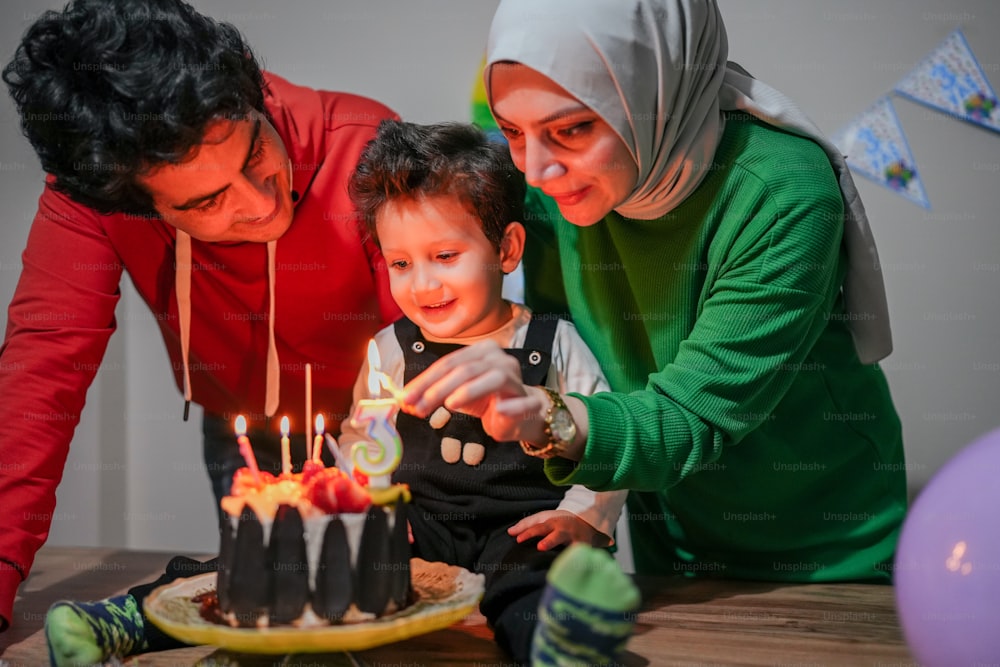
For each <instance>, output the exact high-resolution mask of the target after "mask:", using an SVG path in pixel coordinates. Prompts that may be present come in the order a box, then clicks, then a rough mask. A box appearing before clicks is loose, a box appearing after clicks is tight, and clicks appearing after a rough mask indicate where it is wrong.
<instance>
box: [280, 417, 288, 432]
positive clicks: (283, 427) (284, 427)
mask: <svg viewBox="0 0 1000 667" xmlns="http://www.w3.org/2000/svg"><path fill="white" fill-rule="evenodd" d="M281 435H282V436H287V435H288V417H282V418H281Z"/></svg>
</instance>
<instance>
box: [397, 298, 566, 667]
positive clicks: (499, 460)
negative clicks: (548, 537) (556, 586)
mask: <svg viewBox="0 0 1000 667" xmlns="http://www.w3.org/2000/svg"><path fill="white" fill-rule="evenodd" d="M557 325H558V320H557V319H556V318H545V319H542V318H538V317H537V316H536V317H533V318H532V320H531V322H530V323H529V325H528V331H527V334H526V337H525V341H524V347H523V348H521V349H508V350H506V351H507V353H508V354H510V355H512V356H514V357H516V358H517V359H518V360H519V361H520V362H521V374H522V377H523V379H524V383H525V384H526V385H542V384H545V379H546V377H547V375H548V372H549V366H550V363H551V360H552V343H553V340H554V338H555V331H556V326H557ZM395 331H396V338H397V340H398V341H399V345H400V347H401V348H402V350H403V359H404V361H405V369H404V376H403V379H404V382H409V381H410V380H411V379H413V378H414V377H416V376H417V375H419V374H420V372H421V371H423V370H424V369H426V368H427V367H428V366H430V365H431V364H432V363H433V362H434V361H436V360H437V359H439V358H441V357H442V356H444V355H445V354H447V353H449V352H452V351H454V350H457V349H459V348H460V347H461V346H460V345H453V344H444V343H435V342H431V341H428V340H426V339H425V338H424V337H423V335H422V334H421V333H420V329H419V328H417V326H416V325H415V324H413V322H411V321H410V320H409V319H407V318H405V317H404V318H402V319H400V320H398V321H397V322H396V324H395ZM396 429H397V430H398V431H399V434H400V437H401V439H402V441H403V457H402V462H401V463H400V466H399V468H398V469H397V470H396V472H395V473H393V477H392V479H393V482H402V483H405V484H409V486H410V489H411V491H412V492H413V501H412V503H411V505H410V508H409V512H408V515H409V518H410V524H411V527H412V529H413V539H414V543H413V555H414V556H418V557H420V558H424V559H425V560H430V561H443V562H446V563H450V564H452V565H459V566H461V567H464V568H466V569H467V570H470V571H472V572H479V573H482V574H484V575H486V592H485V595H484V597H483V601H482V603H481V604H480V610H481V611H482V613H483V615H484V616H486V618H487V620H488V621H489V622H490V625H491V626H492V627H493V629H494V633H495V636H496V639H497V641H498V642H499V643H500V645H501V646H502V647H504V648H505V649H506V650H508V651H509V652H512V653H514V654H515V655H516V654H518V653H521V652H522V651H524V648H523V646H524V645H525V643H527V645H529V646H530V642H531V634H532V632H533V629H534V624H535V621H536V618H537V607H538V600H539V599H540V597H541V593H542V589H543V588H544V587H545V574H546V572H547V571H548V568H549V565H550V564H551V562H552V560H553V559H554V558H555V556H556V555H557V554H558V553H559V551H560V550H559V549H556V550H551V551H544V552H541V551H538V550H537V548H536V544H537V540H530V541H528V542H525V543H522V544H518V543H517V541H516V540H515V539H514V538H513V537H511V536H510V535H508V534H507V528H508V527H510V526H511V525H513V524H514V523H517V522H518V521H520V520H521V519H522V518H524V517H525V516H528V515H530V514H534V513H536V512H540V511H543V510H552V509H556V507H558V505H559V502H560V501H561V500H562V498H563V495H564V494H565V488H564V487H557V486H554V485H553V484H552V483H551V482H549V481H548V479H547V478H546V477H545V472H544V470H543V465H542V464H543V462H542V461H541V460H540V459H536V458H532V457H529V456H526V455H525V454H524V452H522V451H521V447H520V446H519V445H518V444H517V443H516V442H496V441H495V440H493V439H492V438H490V437H489V436H488V435H486V433H485V431H483V427H482V422H481V421H480V420H479V419H475V418H472V417H469V416H468V415H463V414H460V413H452V415H451V417H450V418H449V420H448V422H447V423H446V424H445V425H444V426H443V427H441V428H439V429H437V430H435V429H434V428H432V427H431V425H430V421H429V420H428V419H420V418H418V417H414V416H412V415H409V414H405V413H402V412H401V413H399V416H398V417H397V420H396ZM443 438H455V439H456V440H457V441H458V442H459V443H460V444H461V446H462V447H463V448H467V447H469V446H470V443H474V444H481V445H483V447H484V448H485V452H484V453H483V456H482V460H481V462H479V463H478V465H469V463H467V462H466V461H465V460H462V458H461V457H459V458H458V461H457V462H455V463H448V462H447V461H445V459H444V458H443V455H442V445H441V441H442V439H443ZM453 444H454V443H453ZM466 453H467V452H466ZM466 458H469V457H468V456H467V457H466ZM475 458H478V457H474V458H473V459H472V460H475ZM452 460H454V457H452ZM514 647H518V648H517V649H515V648H514Z"/></svg>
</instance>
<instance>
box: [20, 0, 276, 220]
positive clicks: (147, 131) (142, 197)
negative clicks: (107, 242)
mask: <svg viewBox="0 0 1000 667" xmlns="http://www.w3.org/2000/svg"><path fill="white" fill-rule="evenodd" d="M3 80H4V81H5V82H6V83H7V86H8V87H9V89H10V94H11V97H13V98H14V102H15V104H16V105H17V109H18V112H19V114H20V117H21V128H22V130H23V132H24V134H25V136H27V137H28V140H29V141H30V142H31V145H32V147H34V149H35V152H36V153H38V157H39V158H40V159H41V162H42V168H43V169H44V170H45V171H46V172H48V173H50V174H52V175H53V176H54V177H55V184H54V187H55V188H56V189H57V190H59V191H61V192H64V193H66V194H67V195H69V196H70V197H72V198H73V199H74V200H76V201H78V202H80V203H81V204H84V205H86V206H89V207H91V208H94V209H96V210H98V211H100V212H102V213H113V212H120V211H121V212H130V213H139V214H148V213H150V212H151V211H152V202H151V200H150V197H149V195H148V194H147V193H146V192H145V191H144V190H143V189H142V188H141V187H139V186H138V185H137V184H136V182H135V177H136V176H137V175H139V174H141V173H143V172H144V171H146V170H147V169H148V168H150V167H152V166H155V165H158V164H162V163H166V162H172V163H176V162H178V161H180V160H181V158H183V157H184V156H185V155H186V154H187V153H188V152H189V151H190V150H191V149H192V148H193V147H194V146H196V145H198V144H199V143H201V140H202V136H203V134H204V131H205V129H206V126H207V124H208V123H209V122H210V121H212V120H214V119H218V118H237V117H239V118H242V117H245V115H246V114H247V113H248V112H250V111H251V110H252V109H256V110H258V111H261V112H263V110H264V96H263V92H262V88H263V84H264V82H263V75H262V73H261V69H260V65H259V64H258V62H257V60H256V59H255V57H254V55H253V53H252V51H251V50H250V48H249V46H247V44H246V43H245V41H244V39H243V37H242V36H241V35H240V33H239V31H237V30H236V28H234V27H233V26H232V25H230V24H227V23H221V22H217V21H214V20H213V19H211V18H208V17H206V16H203V15H201V14H199V13H198V12H197V11H195V10H194V9H193V8H192V7H191V6H190V5H188V4H186V3H184V2H181V1H180V0H74V1H73V2H71V3H70V4H69V5H67V6H66V8H65V9H64V10H63V11H62V12H56V11H48V12H45V13H44V14H43V15H42V16H41V17H40V18H38V20H36V21H35V22H34V23H33V24H32V25H31V27H29V28H28V30H27V31H26V32H25V34H24V37H23V38H22V40H21V43H20V45H19V46H18V48H17V51H16V53H15V54H14V57H13V59H12V60H11V61H10V63H8V64H7V66H6V67H4V70H3Z"/></svg>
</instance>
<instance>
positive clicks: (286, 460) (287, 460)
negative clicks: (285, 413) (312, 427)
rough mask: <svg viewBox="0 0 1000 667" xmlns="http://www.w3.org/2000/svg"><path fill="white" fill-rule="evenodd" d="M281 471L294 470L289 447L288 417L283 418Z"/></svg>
mask: <svg viewBox="0 0 1000 667" xmlns="http://www.w3.org/2000/svg"><path fill="white" fill-rule="evenodd" d="M281 472H282V473H284V474H285V475H287V474H289V473H291V472H292V453H291V451H289V449H288V417H282V418H281Z"/></svg>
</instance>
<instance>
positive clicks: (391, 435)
mask: <svg viewBox="0 0 1000 667" xmlns="http://www.w3.org/2000/svg"><path fill="white" fill-rule="evenodd" d="M388 379H389V378H388V376H386V375H385V374H384V373H382V372H381V371H380V370H379V356H378V347H376V345H375V341H371V342H369V343H368V392H369V394H371V395H372V396H373V397H377V396H379V395H380V394H381V389H382V387H386V388H387V389H390V384H389V383H388V382H387V381H388ZM390 391H391V389H390ZM398 411H399V403H398V402H397V400H396V399H395V398H394V397H391V398H370V399H362V400H360V401H358V404H357V406H356V407H355V409H354V414H353V415H352V416H351V424H352V425H354V427H355V428H361V427H364V428H365V429H366V432H367V433H368V438H369V441H368V442H359V443H356V444H355V445H354V447H353V448H352V449H351V458H352V459H353V461H354V467H355V468H356V469H357V470H358V471H360V472H362V473H363V474H365V475H366V476H367V477H368V480H369V481H368V483H369V485H370V486H372V487H378V488H388V486H389V476H390V475H391V474H392V471H393V470H395V469H396V468H397V467H398V466H399V461H400V459H401V458H402V456H403V443H402V441H401V440H400V438H399V432H398V431H397V430H396V426H395V421H394V417H395V416H396V413H397V412H398Z"/></svg>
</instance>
